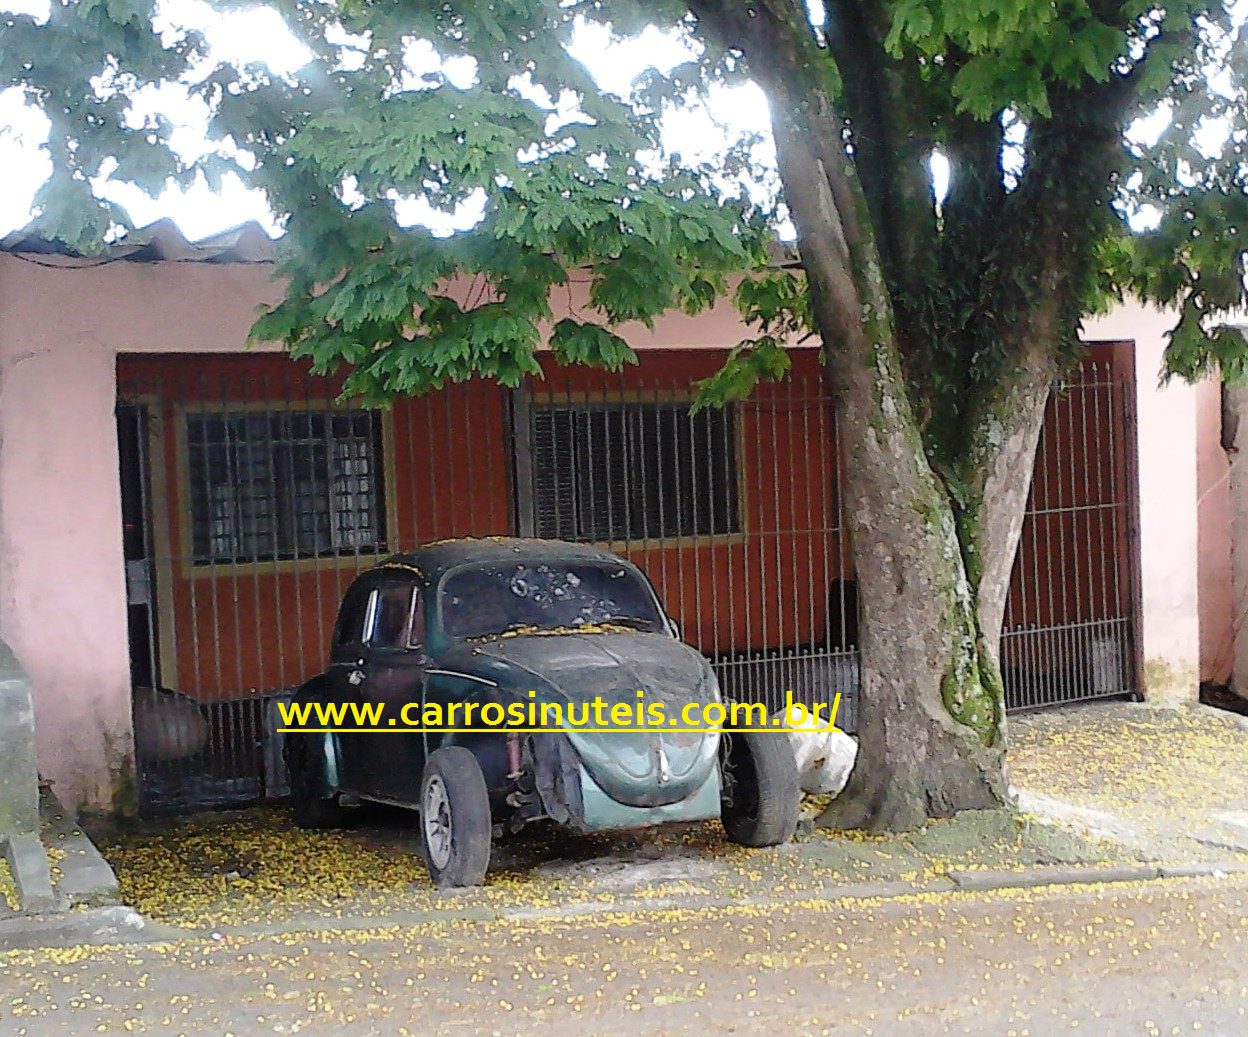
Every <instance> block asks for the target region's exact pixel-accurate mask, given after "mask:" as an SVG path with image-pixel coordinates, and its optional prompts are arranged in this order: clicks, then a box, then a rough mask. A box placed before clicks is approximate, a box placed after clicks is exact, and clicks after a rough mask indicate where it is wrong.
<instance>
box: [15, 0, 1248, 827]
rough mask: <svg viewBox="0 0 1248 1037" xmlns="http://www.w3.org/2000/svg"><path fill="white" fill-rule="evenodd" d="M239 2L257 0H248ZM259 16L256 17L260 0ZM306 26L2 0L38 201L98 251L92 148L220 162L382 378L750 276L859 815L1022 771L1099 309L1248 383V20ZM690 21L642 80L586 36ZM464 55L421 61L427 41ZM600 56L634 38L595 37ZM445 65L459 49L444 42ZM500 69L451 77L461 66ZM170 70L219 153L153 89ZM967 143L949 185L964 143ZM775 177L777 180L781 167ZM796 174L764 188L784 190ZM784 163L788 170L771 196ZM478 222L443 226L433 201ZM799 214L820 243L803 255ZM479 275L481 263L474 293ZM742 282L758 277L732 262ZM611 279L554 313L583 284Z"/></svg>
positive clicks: (610, 321) (744, 285) (676, 301)
mask: <svg viewBox="0 0 1248 1037" xmlns="http://www.w3.org/2000/svg"><path fill="white" fill-rule="evenodd" d="M215 6H216V7H218V8H219V9H221V10H231V9H235V8H234V4H233V2H232V0H231V2H229V3H227V2H225V0H218V2H217V3H216V4H215ZM238 6H239V7H246V6H247V5H245V4H239V5H238ZM272 7H273V8H274V9H275V10H276V11H278V12H279V13H280V14H281V16H282V17H283V18H284V19H285V22H286V24H287V25H288V26H289V28H290V30H291V32H293V33H294V34H295V36H296V37H297V38H298V39H299V40H300V41H301V42H302V44H303V45H304V47H306V48H307V51H308V53H309V55H310V59H309V61H308V62H307V64H305V65H304V66H303V67H301V68H299V69H297V70H295V71H293V72H291V73H289V74H277V73H274V72H273V71H271V70H268V69H266V68H265V67H264V66H261V65H257V66H247V67H237V66H235V65H232V64H228V63H222V62H219V61H217V60H215V59H214V58H213V57H212V54H211V52H210V49H209V48H208V47H207V45H206V43H205V41H204V39H203V37H202V36H201V35H199V34H197V33H195V32H189V31H184V30H180V29H178V28H177V26H176V25H173V24H171V23H170V22H169V19H168V17H167V15H166V14H165V13H163V9H160V8H158V7H157V5H156V4H154V3H149V2H144V0H78V2H72V3H55V2H54V3H53V5H52V7H51V11H50V16H49V17H48V18H47V19H46V21H43V22H41V21H40V20H38V19H35V18H31V17H27V16H18V15H9V16H6V18H5V20H4V27H3V29H2V30H0V83H6V84H9V85H11V86H15V87H17V88H18V89H20V90H22V91H24V93H25V96H26V97H27V99H28V100H29V102H30V103H32V104H35V105H37V106H39V107H41V108H42V110H43V111H44V112H45V113H46V114H47V116H48V118H49V120H50V122H51V132H50V136H49V141H48V148H49V151H50V154H51V157H52V161H53V168H54V173H53V176H52V179H51V180H50V181H49V183H48V184H47V186H46V187H45V189H44V190H43V192H42V193H41V195H40V199H39V208H40V216H39V222H40V224H41V225H42V227H43V229H44V230H45V231H46V232H48V233H50V234H54V235H56V236H58V237H61V238H63V239H64V240H65V241H67V242H69V243H71V244H76V245H82V246H84V247H89V246H91V245H92V244H93V243H96V242H98V241H99V240H100V239H101V237H102V236H103V235H105V234H107V233H110V232H112V231H113V228H114V227H115V226H116V225H123V224H124V219H125V214H124V213H122V212H121V211H119V210H118V209H117V208H116V207H114V206H110V205H109V204H107V203H106V202H102V201H100V200H99V199H98V198H97V197H96V196H95V194H94V192H93V189H92V181H93V180H95V179H97V178H98V177H100V176H101V175H110V176H112V177H115V178H119V179H124V180H130V181H133V182H135V183H137V184H140V185H142V186H144V187H146V188H148V189H150V190H156V189H158V188H160V187H161V186H162V185H164V184H165V183H166V182H168V181H170V180H174V181H177V180H179V179H182V180H185V179H186V178H187V177H190V176H195V175H200V174H202V175H204V176H206V177H208V178H209V180H210V182H212V181H214V180H215V179H217V178H219V177H221V176H222V175H223V173H224V172H225V171H227V170H236V171H239V172H240V175H242V176H243V177H244V178H245V179H246V180H247V182H249V183H251V184H254V185H257V186H259V187H260V188H262V189H263V190H264V192H265V194H266V195H267V197H268V200H269V203H270V204H271V206H272V208H273V211H274V212H275V213H276V214H278V216H279V217H280V219H281V221H282V225H283V229H284V232H285V233H284V236H283V238H282V242H281V254H282V260H281V263H280V266H279V268H278V273H279V275H280V276H282V277H283V278H284V279H285V285H286V289H285V295H284V298H283V299H282V301H281V302H279V303H278V305H276V306H275V307H274V308H273V309H272V310H271V311H270V312H268V313H266V314H264V315H263V316H262V317H261V318H260V319H259V320H258V322H257V324H256V326H255V328H254V331H253V334H254V336H255V337H257V338H260V339H265V340H277V341H281V342H283V343H285V344H286V345H288V346H289V347H290V349H291V350H292V351H293V352H294V353H295V355H297V356H303V357H309V358H311V359H312V360H313V361H314V363H315V365H316V366H317V367H318V369H321V370H329V369H331V368H334V367H335V366H338V365H342V364H346V365H348V367H349V372H350V373H349V375H348V378H347V391H348V392H350V393H354V394H357V395H360V396H362V397H364V398H365V399H368V400H383V399H386V398H388V397H391V396H394V395H396V394H401V393H413V392H421V391H425V390H427V389H429V388H432V387H437V386H440V385H442V384H443V383H444V382H446V381H447V380H448V379H450V380H453V379H464V378H468V377H470V376H472V375H474V374H480V375H484V376H487V377H491V378H495V379H497V380H499V381H501V382H502V383H504V384H506V385H516V384H518V383H519V382H520V381H521V380H522V379H523V378H524V377H525V376H526V375H530V374H537V373H538V371H539V367H538V362H537V358H536V355H535V353H536V350H537V349H538V347H539V344H540V342H541V338H542V335H543V333H544V329H546V328H547V327H548V326H549V325H551V324H552V323H553V328H551V330H550V336H549V344H550V345H551V346H552V347H553V349H554V352H555V355H556V356H557V358H558V359H559V360H561V361H564V362H570V363H584V364H595V365H600V366H604V367H608V368H613V367H618V366H620V365H622V364H625V363H629V362H631V361H633V360H635V357H634V356H633V353H632V350H631V349H630V348H629V346H628V344H627V343H626V342H625V341H624V339H623V338H622V337H621V336H620V335H619V334H618V329H619V327H620V325H621V324H623V323H625V322H627V321H632V320H641V321H649V320H651V319H653V318H654V317H655V316H656V315H657V314H658V313H660V312H662V311H664V310H667V309H671V308H677V307H678V308H682V309H684V310H687V311H689V312H697V311H698V310H700V309H702V308H704V307H706V306H707V305H709V304H710V303H711V302H712V301H713V300H714V299H716V298H717V297H719V296H721V295H723V294H725V293H726V292H728V291H729V290H732V289H733V286H734V284H736V285H737V287H736V288H735V293H736V299H737V302H738V304H739V306H740V307H741V309H742V311H743V313H744V315H745V317H746V318H747V320H748V321H749V322H750V323H751V324H752V325H753V327H754V332H753V334H752V337H751V338H749V339H748V340H747V341H746V342H743V343H741V344H739V345H738V346H737V348H736V349H734V350H733V352H732V354H731V358H730V360H729V362H728V364H727V366H726V367H725V368H724V370H723V371H722V372H721V373H720V374H719V375H717V376H715V377H714V378H712V379H711V380H710V381H709V383H707V384H706V385H705V386H704V393H705V396H706V398H707V399H709V400H711V401H712V402H714V401H717V400H722V399H724V398H726V397H730V396H736V395H742V394H745V393H748V392H749V391H750V389H751V388H752V387H753V385H754V384H755V383H756V381H757V380H758V379H759V378H778V377H781V376H783V374H784V372H785V370H786V367H787V354H786V352H785V346H786V343H788V342H790V341H791V340H792V338H793V337H794V336H801V335H807V334H817V335H818V336H819V338H820V339H821V340H822V343H823V347H824V348H823V356H824V358H825V361H826V364H827V366H828V371H829V377H830V378H831V381H832V385H833V390H834V393H835V397H836V408H837V419H838V423H839V428H840V430H841V435H842V441H843V443H844V445H845V448H846V450H847V452H848V454H849V455H850V457H852V459H853V463H852V464H851V465H847V466H846V468H845V472H844V481H845V488H846V496H847V499H848V502H849V509H848V515H849V523H850V532H851V542H852V548H853V554H854V576H855V579H856V580H857V581H858V583H859V587H860V595H859V597H860V601H861V603H862V614H863V624H862V644H861V659H862V683H863V694H864V700H865V701H864V710H863V714H862V716H863V719H862V727H861V738H862V753H861V754H860V757H859V760H860V762H859V765H858V766H857V767H856V769H855V772H854V776H853V777H852V778H851V781H850V785H849V787H848V789H847V791H846V793H845V795H844V796H842V797H841V798H840V799H838V800H837V802H836V804H834V812H835V816H834V817H831V818H829V820H831V821H833V822H835V823H838V824H860V823H870V824H875V825H882V826H890V827H896V826H904V825H908V824H911V823H914V822H915V821H917V820H919V819H921V818H922V817H925V816H933V815H941V814H947V813H950V812H952V811H955V810H958V809H962V808H967V807H989V806H994V805H997V804H999V803H1001V802H1002V801H1003V800H1004V798H1005V784H1004V776H1003V771H1002V766H1001V759H1002V747H1003V744H1004V724H1003V711H1004V700H1003V692H1002V687H1003V685H1002V678H1001V670H1000V663H999V658H998V656H999V648H998V645H999V640H1000V633H1001V624H1002V616H1003V612H1004V607H1005V595H1006V589H1007V586H1008V578H1009V573H1010V569H1011V566H1012V564H1013V558H1014V552H1015V548H1016V546H1017V543H1018V536H1019V530H1020V529H1021V524H1022V516H1023V510H1024V503H1025V499H1026V494H1027V487H1028V482H1029V475H1030V471H1031V466H1032V463H1033V457H1034V453H1035V446H1036V442H1037V438H1038V436H1039V432H1040V424H1041V420H1042V417H1043V411H1044V407H1045V404H1046V401H1047V399H1048V396H1049V391H1050V387H1051V386H1052V385H1053V384H1054V382H1055V380H1057V379H1058V378H1059V377H1060V374H1061V372H1062V370H1063V367H1064V366H1065V365H1067V364H1069V363H1070V362H1071V361H1072V359H1073V358H1074V357H1075V356H1076V355H1077V353H1078V351H1079V348H1080V347H1079V325H1080V321H1081V319H1082V318H1083V317H1084V316H1086V315H1087V314H1089V313H1090V312H1092V311H1094V310H1096V309H1098V308H1100V307H1103V306H1105V305H1107V304H1108V303H1109V302H1110V301H1112V300H1113V299H1114V298H1116V297H1118V296H1119V295H1120V294H1122V293H1124V292H1133V293H1136V294H1138V295H1140V296H1141V297H1143V298H1145V299H1148V300H1151V301H1153V302H1157V303H1161V304H1165V305H1170V306H1174V307H1176V308H1177V309H1178V310H1179V312H1180V314H1181V319H1180V320H1179V321H1178V324H1177V327H1176V328H1175V331H1174V334H1173V336H1172V340H1171V343H1170V346H1169V350H1168V354H1167V362H1168V365H1169V369H1170V370H1171V371H1173V372H1176V373H1178V374H1180V375H1184V376H1188V377H1195V376H1197V375H1199V374H1201V373H1202V372H1205V371H1207V370H1209V369H1210V368H1211V367H1212V366H1214V365H1215V364H1216V365H1220V367H1221V370H1222V371H1223V372H1225V373H1227V374H1229V375H1232V376H1234V375H1238V374H1241V373H1242V372H1243V370H1244V368H1245V358H1246V357H1248V348H1246V345H1245V342H1244V339H1243V337H1242V335H1240V334H1239V333H1238V332H1236V331H1233V330H1229V329H1227V328H1224V327H1221V326H1218V320H1219V314H1221V313H1223V312H1224V311H1226V310H1229V309H1233V308H1236V307H1239V306H1241V305H1242V304H1243V302H1244V269H1243V252H1242V248H1241V245H1240V228H1241V227H1244V226H1245V225H1246V224H1245V219H1244V217H1245V215H1248V213H1246V212H1245V204H1246V203H1245V199H1246V198H1248V194H1246V192H1245V188H1246V187H1248V163H1246V161H1245V158H1246V156H1245V147H1246V146H1248V106H1246V105H1245V98H1246V96H1248V95H1246V93H1245V72H1246V71H1248V67H1246V62H1248V48H1245V46H1244V44H1243V41H1242V40H1241V39H1240V33H1241V28H1240V18H1241V16H1242V14H1243V13H1244V12H1243V11H1242V10H1239V9H1232V8H1231V7H1228V6H1225V5H1223V4H1222V3H1218V2H1209V0H1175V2H1173V3H1170V4H1168V5H1166V6H1165V7H1164V8H1163V7H1159V6H1157V5H1155V4H1154V3H1152V2H1149V0H1125V2H1123V0H1044V2H1037V0H808V2H806V0H681V2H677V0H484V2H481V0H475V2H469V0H437V2H429V3H423V2H400V0H368V2H364V0H338V2H331V0H275V2H274V3H273V4H272ZM593 23H597V24H599V25H601V26H608V27H609V30H610V32H611V33H613V34H615V36H616V37H619V38H626V37H629V36H630V35H632V34H636V33H639V32H640V31H642V30H643V29H644V28H646V27H650V26H654V27H658V29H660V30H662V31H664V32H667V33H669V34H672V35H674V36H675V37H678V38H680V39H683V40H684V41H685V43H686V49H687V59H686V60H684V61H682V62H679V63H677V64H676V65H675V66H674V67H671V68H663V69H652V70H651V71H650V72H648V73H647V74H645V75H643V76H641V77H640V78H639V79H638V80H636V81H635V82H634V83H633V85H632V87H631V88H630V90H629V91H628V92H627V93H628V95H627V96H617V95H614V94H611V93H609V92H607V91H604V90H603V89H601V88H600V87H599V85H598V83H597V81H596V79H595V77H594V75H593V70H592V69H590V68H587V67H586V65H585V64H584V63H583V62H582V60H580V59H579V58H578V57H577V56H576V53H575V47H574V46H573V44H574V38H575V34H576V33H577V31H578V28H582V27H583V26H584V25H586V24H593ZM416 46H423V47H431V48H432V49H433V51H434V53H435V54H436V55H437V56H438V58H439V59H440V61H438V62H434V63H433V64H432V65H428V64H426V65H425V66H416V65H414V64H413V63H412V61H411V60H410V58H411V53H412V48H413V47H416ZM601 60H604V61H605V60H609V57H608V56H606V55H604V56H602V58H601ZM448 63H450V64H448ZM452 64H453V65H454V67H456V68H459V69H460V70H461V72H462V71H463V70H465V69H466V70H468V72H469V73H470V74H462V75H455V76H451V75H449V74H448V72H447V69H449V68H450V67H452ZM747 80H752V81H754V82H756V83H757V84H758V85H760V86H761V87H762V89H763V91H764V92H765V94H766V96H767V99H768V104H769V108H770V119H771V129H772V133H771V138H770V143H771V144H772V145H774V154H775V165H774V169H773V168H772V167H771V166H770V165H769V163H768V161H767V160H766V158H765V149H764V148H762V147H760V146H759V143H758V142H755V141H749V140H740V141H736V142H734V143H733V145H732V146H729V147H726V148H725V149H724V150H723V151H722V153H720V154H717V155H716V156H714V157H713V158H711V159H706V160H691V159H689V158H688V157H687V156H685V155H682V154H681V153H680V151H679V149H676V148H670V149H665V148H664V138H663V133H662V126H663V120H664V117H665V116H666V115H667V114H668V113H669V112H671V111H672V110H673V109H675V108H679V107H681V106H684V105H690V104H695V105H696V104H697V103H699V99H700V98H704V97H706V96H707V94H708V91H710V90H711V89H712V88H713V87H714V86H715V85H716V84H728V83H740V82H745V81H747ZM161 82H166V83H168V82H176V83H178V84H180V87H179V88H180V89H184V90H187V91H189V92H191V93H192V94H194V95H195V96H197V97H199V98H201V99H202V101H203V103H204V105H205V106H206V109H207V111H208V112H209V114H210V119H209V135H210V136H211V137H212V138H213V140H215V141H216V142H217V144H216V146H215V147H213V148H210V149H208V151H207V153H206V154H201V155H196V156H194V157H192V158H187V157H186V156H184V155H183V154H182V153H180V152H179V151H178V150H177V149H176V148H175V147H173V146H172V141H171V127H170V125H169V124H168V122H167V121H165V120H162V118H161V117H160V115H159V114H155V115H151V116H148V117H144V118H139V117H137V116H136V115H135V112H134V111H133V110H132V108H131V99H132V98H133V97H134V96H135V95H136V94H138V93H141V92H142V91H145V90H149V89H152V88H153V86H154V84H159V83H161ZM936 158H938V159H939V161H940V162H941V163H942V164H943V167H944V168H946V169H947V171H948V177H947V184H944V185H942V186H941V189H939V190H938V189H937V184H936V182H935V181H934V179H933V173H932V170H933V161H934V159H936ZM773 174H774V175H773ZM769 178H770V179H769ZM776 179H778V182H779V185H780V186H781V188H782V190H781V191H780V192H779V193H773V192H768V191H767V190H757V189H755V188H757V185H758V184H759V183H762V184H764V185H766V184H767V183H769V182H771V181H774V180H776ZM413 198H423V199H426V200H427V201H428V202H429V203H430V204H432V205H433V206H435V207H437V208H441V209H451V208H453V207H454V206H456V205H457V204H460V203H463V202H465V201H466V200H469V199H472V200H473V201H474V203H477V204H479V205H480V206H481V211H482V217H481V219H480V221H479V222H478V223H476V225H475V226H474V227H472V228H471V229H469V230H466V231H464V232H462V233H458V234H454V235H451V236H448V237H437V236H435V235H433V234H431V233H429V232H428V231H425V230H421V229H419V228H413V227H410V226H407V225H405V221H403V220H402V219H400V215H399V212H400V208H401V206H402V204H403V203H404V200H410V199H413ZM784 217H787V218H788V219H789V220H791V224H792V226H793V227H794V228H795V230H796V235H797V248H798V252H799V254H800V271H799V270H794V269H789V268H782V267H779V266H777V265H775V264H774V263H773V261H772V259H773V255H774V254H773V252H772V251H771V250H770V248H769V245H770V244H771V242H772V233H773V230H772V228H773V227H774V225H775V222H776V220H777V218H784ZM455 276H458V278H459V282H458V283H459V284H460V285H461V286H462V285H463V284H464V283H465V282H467V283H469V284H470V285H472V286H473V288H472V290H470V291H469V292H468V294H467V296H465V295H464V294H463V293H462V292H461V293H460V295H458V296H456V295H455V294H454V292H453V291H451V290H450V288H449V284H450V282H451V279H452V278H453V277H455ZM738 278H740V280H739V281H738ZM574 279H575V280H582V281H587V282H588V292H589V302H590V306H589V307H587V308H586V309H585V310H584V311H583V312H580V313H579V314H574V315H572V316H569V317H564V318H563V319H560V320H557V321H555V320H554V312H553V310H552V307H551V298H552V293H557V292H558V291H559V290H560V289H561V288H562V287H563V286H565V285H568V284H569V282H570V281H572V280H574Z"/></svg>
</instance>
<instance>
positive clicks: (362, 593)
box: [334, 584, 373, 648]
mask: <svg viewBox="0 0 1248 1037" xmlns="http://www.w3.org/2000/svg"><path fill="white" fill-rule="evenodd" d="M372 601H373V595H372V591H371V590H370V589H369V588H368V587H365V586H364V585H363V584H357V585H356V586H355V587H352V588H351V589H350V590H349V591H347V595H346V597H345V598H343V601H342V608H341V609H339V611H338V623H337V625H336V626H335V627H334V644H335V645H336V646H337V647H339V648H342V647H345V646H346V645H352V644H359V643H360V642H361V641H363V640H364V621H365V619H366V618H367V616H368V613H369V610H370V606H371V605H372Z"/></svg>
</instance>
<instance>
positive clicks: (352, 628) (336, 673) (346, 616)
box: [325, 574, 378, 794]
mask: <svg viewBox="0 0 1248 1037" xmlns="http://www.w3.org/2000/svg"><path fill="white" fill-rule="evenodd" d="M377 598H378V595H377V588H376V579H375V578H374V577H373V576H372V575H371V574H366V575H365V576H362V577H360V578H359V579H357V580H356V581H355V583H353V584H352V585H351V587H350V588H349V589H348V590H347V593H346V594H345V595H344V596H343V599H342V607H341V608H340V609H339V610H338V622H337V623H336V624H335V626H334V643H333V647H332V649H331V653H330V665H329V670H328V671H327V673H326V682H327V684H328V687H327V689H326V695H325V697H326V698H327V699H329V700H330V701H333V702H336V703H341V704H343V705H344V706H347V707H348V708H349V707H351V706H358V705H360V704H362V703H363V702H364V701H365V692H364V684H365V682H366V680H367V665H368V647H367V642H368V637H369V633H370V632H371V631H372V629H373V627H374V626H375V614H376V609H377ZM352 719H353V718H352V717H350V716H349V715H348V716H344V718H343V723H342V725H341V726H342V727H344V728H350V727H352V726H353V724H352V723H351V720H352ZM335 740H336V744H337V748H338V784H339V786H340V787H341V788H343V789H349V790H350V791H352V792H358V793H364V794H367V793H368V792H369V791H370V789H369V785H370V781H369V771H370V769H371V768H370V764H369V754H370V753H371V752H372V750H373V746H374V743H375V737H374V736H371V735H368V734H360V733H358V732H356V731H353V730H344V731H340V732H339V733H337V734H336V735H335Z"/></svg>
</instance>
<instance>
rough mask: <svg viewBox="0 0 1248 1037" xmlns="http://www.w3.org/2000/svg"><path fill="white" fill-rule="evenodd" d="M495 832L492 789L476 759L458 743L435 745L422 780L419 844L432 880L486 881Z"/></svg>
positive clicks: (450, 882)
mask: <svg viewBox="0 0 1248 1037" xmlns="http://www.w3.org/2000/svg"><path fill="white" fill-rule="evenodd" d="M493 835H494V821H493V818H492V817H491V815H490V793H489V790H488V789H487V788H486V785H485V775H484V774H482V773H481V765H480V764H479V763H478V762H477V758H476V757H475V756H473V755H472V753H471V752H470V751H469V750H467V749H465V748H463V746H458V745H451V746H446V747H445V748H443V749H438V750H436V751H435V752H434V753H433V754H432V755H430V757H429V759H428V760H427V761H426V762H425V774H424V777H423V778H422V779H421V783H420V847H421V851H422V853H423V854H424V858H425V865H426V866H427V867H428V868H429V877H430V878H432V879H433V884H434V885H435V886H437V887H438V888H439V889H446V888H448V887H453V886H479V885H481V883H482V882H483V881H485V873H486V871H487V870H488V869H489V866H490V842H491V839H492V837H493Z"/></svg>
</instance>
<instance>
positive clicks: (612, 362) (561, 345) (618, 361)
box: [550, 317, 637, 371]
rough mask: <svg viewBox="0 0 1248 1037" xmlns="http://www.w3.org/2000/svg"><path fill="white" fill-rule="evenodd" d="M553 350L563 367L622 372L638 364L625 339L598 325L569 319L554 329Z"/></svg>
mask: <svg viewBox="0 0 1248 1037" xmlns="http://www.w3.org/2000/svg"><path fill="white" fill-rule="evenodd" d="M550 348H551V349H552V350H554V353H555V357H556V359H558V361H559V362H560V363H561V364H584V365H585V366H587V367H602V368H605V369H606V370H608V371H619V370H621V369H622V368H623V367H624V366H625V365H626V364H635V363H637V354H636V352H635V351H634V350H633V347H632V346H630V345H629V344H628V343H627V342H625V341H624V339H622V338H620V336H619V335H617V334H615V333H614V332H612V331H608V330H607V329H606V328H604V327H602V326H601V325H599V324H588V323H584V322H582V321H578V320H573V319H572V318H571V317H566V318H564V319H563V320H561V321H559V323H558V324H556V325H555V328H554V331H553V332H552V333H551V336H550Z"/></svg>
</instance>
